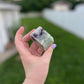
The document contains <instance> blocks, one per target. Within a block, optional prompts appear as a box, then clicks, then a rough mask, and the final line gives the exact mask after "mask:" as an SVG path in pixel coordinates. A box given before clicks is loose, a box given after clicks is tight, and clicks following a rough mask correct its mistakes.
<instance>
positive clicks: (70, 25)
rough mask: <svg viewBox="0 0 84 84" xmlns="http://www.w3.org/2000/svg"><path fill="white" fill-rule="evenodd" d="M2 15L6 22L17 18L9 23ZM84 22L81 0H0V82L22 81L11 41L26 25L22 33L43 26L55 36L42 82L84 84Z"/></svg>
mask: <svg viewBox="0 0 84 84" xmlns="http://www.w3.org/2000/svg"><path fill="white" fill-rule="evenodd" d="M56 1H57V2H56ZM4 4H5V5H4ZM12 4H13V5H12ZM14 4H16V5H14ZM3 6H4V7H3ZM5 6H6V7H5ZM16 7H17V8H16ZM63 7H64V8H63ZM10 8H11V9H10ZM3 11H4V13H3ZM6 13H7V15H6ZM13 14H15V16H12V15H13ZM2 15H4V17H5V18H7V19H6V20H7V22H8V21H9V22H12V19H11V18H13V20H14V19H15V18H16V19H15V20H14V21H13V22H12V23H11V24H10V26H9V23H8V24H7V22H4V20H5V18H3V17H2ZM8 15H9V16H8ZM10 16H11V17H10ZM18 17H19V18H18ZM17 23H18V24H17ZM83 24H84V1H83V0H61V1H60V0H2V1H0V25H2V26H0V42H1V43H0V47H1V49H0V84H22V82H23V81H24V78H25V74H24V69H23V66H22V63H21V60H20V57H19V54H18V52H17V50H16V48H15V45H14V36H15V33H16V31H17V30H18V29H19V27H20V26H24V27H25V32H24V35H25V34H27V33H28V32H29V31H31V30H32V29H33V28H37V27H38V26H42V27H43V28H44V29H45V30H46V31H48V32H49V33H50V34H51V35H52V36H53V37H54V40H55V43H56V44H57V47H56V49H55V50H54V52H53V55H52V59H51V63H50V68H49V74H48V77H47V79H46V82H45V84H84V34H83V32H84V25H83ZM3 29H4V30H3ZM7 35H8V36H7ZM6 36H7V37H6ZM6 39H7V40H6ZM4 41H5V42H4ZM6 41H7V42H6ZM31 42H32V41H30V42H29V44H31ZM2 45H3V46H2ZM2 48H3V49H2Z"/></svg>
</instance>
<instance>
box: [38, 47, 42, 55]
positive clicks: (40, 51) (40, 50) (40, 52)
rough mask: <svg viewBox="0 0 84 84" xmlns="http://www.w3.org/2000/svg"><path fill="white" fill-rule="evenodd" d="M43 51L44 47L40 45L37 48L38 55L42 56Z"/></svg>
mask: <svg viewBox="0 0 84 84" xmlns="http://www.w3.org/2000/svg"><path fill="white" fill-rule="evenodd" d="M42 52H43V49H42V48H41V47H39V48H38V50H37V53H38V55H39V56H41V54H42Z"/></svg>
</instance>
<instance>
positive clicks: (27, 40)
mask: <svg viewBox="0 0 84 84" xmlns="http://www.w3.org/2000/svg"><path fill="white" fill-rule="evenodd" d="M33 31H35V29H33V30H32V31H30V32H29V33H28V34H26V35H25V36H24V37H23V39H22V40H23V41H25V42H29V41H30V39H31V38H30V34H31V33H32V32H33Z"/></svg>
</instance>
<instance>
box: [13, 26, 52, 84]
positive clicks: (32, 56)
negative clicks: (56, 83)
mask: <svg viewBox="0 0 84 84" xmlns="http://www.w3.org/2000/svg"><path fill="white" fill-rule="evenodd" d="M33 31H35V29H33V30H32V31H30V32H29V33H28V34H27V35H25V36H24V37H22V35H23V32H24V27H21V28H20V29H19V30H18V31H17V33H16V36H15V45H16V49H17V51H18V52H19V54H20V58H21V61H22V64H23V67H24V70H25V80H24V82H23V84H44V82H45V80H46V77H47V74H48V70H49V63H50V59H51V56H52V52H53V48H52V45H53V44H52V45H51V46H50V47H49V48H48V49H47V50H46V51H45V52H44V54H43V55H42V52H43V50H42V49H41V48H40V47H38V45H37V44H36V43H35V42H33V43H32V44H31V46H30V47H29V45H28V42H29V41H30V40H31V38H30V34H31V33H32V32H33Z"/></svg>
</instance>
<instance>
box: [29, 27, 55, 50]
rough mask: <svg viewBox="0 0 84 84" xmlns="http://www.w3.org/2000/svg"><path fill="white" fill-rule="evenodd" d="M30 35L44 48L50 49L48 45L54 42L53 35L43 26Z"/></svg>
mask: <svg viewBox="0 0 84 84" xmlns="http://www.w3.org/2000/svg"><path fill="white" fill-rule="evenodd" d="M30 36H31V39H32V40H33V41H36V43H37V44H38V46H39V47H42V48H43V50H46V49H48V47H49V46H50V45H51V44H52V43H53V42H54V39H53V37H52V36H51V35H50V34H49V33H48V32H47V31H45V30H44V29H43V28H42V27H41V26H39V27H38V28H37V29H36V30H35V31H34V32H32V33H31V35H30Z"/></svg>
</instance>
